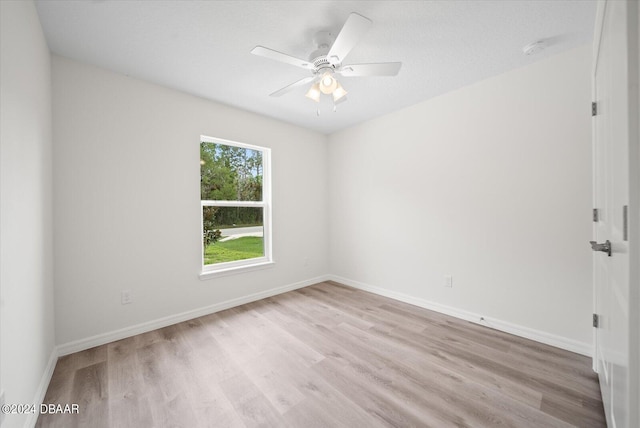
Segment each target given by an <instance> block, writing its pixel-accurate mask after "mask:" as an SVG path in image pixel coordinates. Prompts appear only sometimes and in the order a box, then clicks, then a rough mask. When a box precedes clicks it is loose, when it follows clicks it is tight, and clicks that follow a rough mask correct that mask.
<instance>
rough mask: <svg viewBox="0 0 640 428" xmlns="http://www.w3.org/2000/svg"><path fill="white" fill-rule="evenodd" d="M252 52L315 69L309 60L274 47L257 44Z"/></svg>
mask: <svg viewBox="0 0 640 428" xmlns="http://www.w3.org/2000/svg"><path fill="white" fill-rule="evenodd" d="M251 53H252V54H254V55H258V56H263V57H265V58H269V59H274V60H276V61H280V62H284V63H287V64H291V65H295V66H296V67H300V68H305V69H307V70H313V64H311V63H309V61H305V60H303V59H300V58H296V57H293V56H291V55H287V54H284V53H282V52H278V51H274V50H273V49H269V48H265V47H264V46H256V47H255V48H253V49H251Z"/></svg>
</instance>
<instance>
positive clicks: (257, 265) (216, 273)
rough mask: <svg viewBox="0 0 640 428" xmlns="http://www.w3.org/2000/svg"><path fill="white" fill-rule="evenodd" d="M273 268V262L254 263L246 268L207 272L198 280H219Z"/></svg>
mask: <svg viewBox="0 0 640 428" xmlns="http://www.w3.org/2000/svg"><path fill="white" fill-rule="evenodd" d="M274 266H275V262H272V261H271V262H262V263H255V264H252V265H246V266H235V267H231V268H226V269H219V270H208V271H203V272H201V273H200V280H201V281H206V280H208V279H212V278H219V277H221V276H227V275H235V274H237V273H245V272H251V271H254V270H262V269H269V268H272V267H274Z"/></svg>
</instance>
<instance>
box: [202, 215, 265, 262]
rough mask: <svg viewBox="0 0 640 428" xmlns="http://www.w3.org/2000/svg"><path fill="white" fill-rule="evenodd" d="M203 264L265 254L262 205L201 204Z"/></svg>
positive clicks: (250, 257)
mask: <svg viewBox="0 0 640 428" xmlns="http://www.w3.org/2000/svg"><path fill="white" fill-rule="evenodd" d="M202 219H203V222H202V223H203V230H202V236H203V240H204V264H205V265H211V264H215V263H225V262H233V261H236V260H245V259H253V258H256V257H263V256H264V239H263V235H264V227H263V226H264V224H263V208H261V207H202Z"/></svg>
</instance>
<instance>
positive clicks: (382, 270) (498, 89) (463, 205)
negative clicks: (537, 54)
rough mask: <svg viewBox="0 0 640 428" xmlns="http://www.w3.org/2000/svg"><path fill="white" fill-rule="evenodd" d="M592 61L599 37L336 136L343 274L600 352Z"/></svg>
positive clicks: (337, 232) (336, 257) (335, 269)
mask: <svg viewBox="0 0 640 428" xmlns="http://www.w3.org/2000/svg"><path fill="white" fill-rule="evenodd" d="M590 60H591V50H590V48H589V47H588V46H585V47H582V48H579V49H576V50H572V51H568V52H566V53H563V54H560V55H557V56H554V57H552V58H549V59H546V60H542V61H540V62H537V63H535V64H533V65H530V66H528V67H525V68H521V69H517V70H514V71H511V72H508V73H505V74H502V75H500V76H497V77H494V78H490V79H487V80H484V81H482V82H479V83H476V84H474V85H471V86H468V87H465V88H462V89H460V90H457V91H455V92H452V93H449V94H445V95H443V96H440V97H437V98H435V99H431V100H428V101H426V102H423V103H420V104H417V105H415V106H412V107H410V108H407V109H404V110H402V111H399V112H396V113H393V114H390V115H387V116H384V117H381V118H378V119H375V120H372V121H369V122H367V123H364V124H362V125H359V126H355V127H353V128H350V129H348V130H345V131H342V132H339V133H336V134H333V135H331V136H330V138H329V180H330V184H329V194H330V206H331V209H330V224H331V238H330V270H331V273H332V274H335V275H336V278H337V279H339V280H343V281H347V282H350V283H353V284H360V285H363V286H373V287H378V290H377V291H381V292H383V293H386V294H394V295H396V296H400V297H405V298H407V299H409V300H411V299H414V300H416V301H421V302H428V303H430V304H431V303H433V304H436V305H443V306H444V307H452V308H454V309H455V310H456V311H458V312H459V313H464V314H467V315H469V317H470V318H471V319H473V318H474V317H476V316H477V317H478V318H476V320H478V319H479V317H480V316H484V317H486V318H487V319H488V320H489V325H492V323H493V325H494V326H498V327H507V326H511V327H517V329H516V330H519V331H520V333H522V332H533V333H536V334H538V338H540V336H546V338H547V339H550V340H548V342H551V343H556V344H560V345H563V346H565V347H568V348H570V349H575V350H578V351H581V352H584V353H588V352H589V349H590V344H591V328H590V316H591V315H590V314H591V311H592V300H591V293H592V286H591V254H590V247H589V245H588V241H589V239H590V236H591V224H590V212H591V158H590V156H591V136H590V129H591V128H590V126H591V124H590V77H589V70H590ZM445 274H451V275H453V287H452V288H445V287H444V286H443V275H445ZM512 330H513V329H512Z"/></svg>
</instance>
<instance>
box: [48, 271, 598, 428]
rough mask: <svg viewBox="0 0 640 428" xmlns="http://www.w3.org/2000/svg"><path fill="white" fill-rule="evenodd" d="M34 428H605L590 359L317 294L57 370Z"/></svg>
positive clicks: (385, 303) (101, 352)
mask: <svg viewBox="0 0 640 428" xmlns="http://www.w3.org/2000/svg"><path fill="white" fill-rule="evenodd" d="M45 403H53V404H56V403H57V404H62V405H64V404H71V403H78V404H79V405H80V414H78V415H69V414H58V415H48V414H43V415H40V417H39V418H38V421H37V426H38V427H65V428H67V427H91V428H93V427H124V428H127V427H189V428H194V427H195V428H198V427H254V426H255V427H258V426H265V427H360V426H366V427H372V428H375V427H400V426H401V427H408V426H416V427H437V428H441V427H517V428H525V427H558V428H569V427H603V426H605V420H604V413H603V410H602V402H601V401H600V396H599V385H598V379H597V376H595V375H594V373H593V372H592V371H591V368H590V360H589V359H588V358H586V357H583V356H580V355H576V354H573V353H571V352H567V351H564V350H561V349H557V348H553V347H550V346H547V345H543V344H540V343H536V342H533V341H530V340H527V339H524V338H521V337H515V336H512V335H509V334H506V333H504V332H500V331H496V330H492V329H490V328H487V327H484V326H481V325H477V324H473V323H469V322H466V321H463V320H459V319H455V318H451V317H449V316H446V315H443V314H440V313H436V312H432V311H428V310H425V309H422V308H418V307H416V306H412V305H408V304H405V303H402V302H398V301H394V300H392V299H388V298H384V297H381V296H377V295H374V294H371V293H366V292H363V291H360V290H356V289H353V288H350V287H346V286H344V285H341V284H337V283H320V284H316V285H313V286H310V287H306V288H303V289H299V290H296V291H292V292H289V293H285V294H281V295H277V296H273V297H270V298H267V299H264V300H261V301H257V302H253V303H250V304H247V305H243V306H240V307H236V308H232V309H228V310H225V311H221V312H218V313H215V314H211V315H207V316H203V317H200V318H196V319H193V320H189V321H185V322H183V323H180V324H176V325H172V326H169V327H165V328H162V329H158V330H154V331H151V332H148V333H144V334H140V335H137V336H134V337H130V338H127V339H123V340H119V341H116V342H113V343H109V344H107V345H103V346H99V347H96V348H92V349H89V350H86V351H82V352H79V353H76V354H72V355H68V356H65V357H62V358H60V359H59V360H58V363H57V365H56V368H55V371H54V374H53V377H52V379H51V383H50V385H49V388H48V390H47V393H46V395H45Z"/></svg>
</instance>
